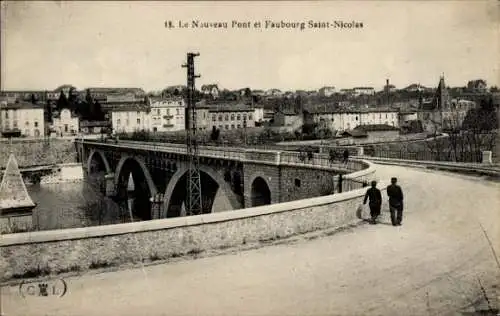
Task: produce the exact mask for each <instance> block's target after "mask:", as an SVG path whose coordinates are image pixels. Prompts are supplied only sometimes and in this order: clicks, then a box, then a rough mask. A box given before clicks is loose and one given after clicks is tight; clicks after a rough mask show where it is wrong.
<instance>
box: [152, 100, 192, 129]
mask: <svg viewBox="0 0 500 316" xmlns="http://www.w3.org/2000/svg"><path fill="white" fill-rule="evenodd" d="M150 102H151V105H150V107H151V112H150V120H149V121H150V123H151V129H150V130H151V131H153V132H172V131H180V130H184V129H185V128H186V121H185V108H186V104H185V102H184V100H183V99H182V98H151V99H150Z"/></svg>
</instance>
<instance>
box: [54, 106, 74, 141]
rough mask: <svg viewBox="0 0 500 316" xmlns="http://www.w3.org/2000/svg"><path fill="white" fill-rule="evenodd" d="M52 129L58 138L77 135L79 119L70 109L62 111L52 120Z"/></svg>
mask: <svg viewBox="0 0 500 316" xmlns="http://www.w3.org/2000/svg"><path fill="white" fill-rule="evenodd" d="M52 122H53V123H52V129H53V131H55V132H56V135H57V136H72V135H76V134H77V133H78V130H79V127H80V126H79V125H80V124H79V118H78V116H77V115H75V114H74V113H71V111H70V110H69V109H62V110H61V112H57V113H54V116H53V118H52Z"/></svg>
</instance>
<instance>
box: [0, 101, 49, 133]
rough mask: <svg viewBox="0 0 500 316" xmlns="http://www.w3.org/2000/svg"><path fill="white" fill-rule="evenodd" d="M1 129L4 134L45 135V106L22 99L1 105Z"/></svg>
mask: <svg viewBox="0 0 500 316" xmlns="http://www.w3.org/2000/svg"><path fill="white" fill-rule="evenodd" d="M0 130H1V132H2V134H3V135H15V136H25V137H43V136H44V135H45V121H44V109H43V106H39V105H36V104H33V103H29V102H24V101H20V102H17V103H7V104H5V103H3V104H2V105H0Z"/></svg>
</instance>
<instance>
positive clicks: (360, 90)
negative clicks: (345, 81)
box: [352, 87, 375, 97]
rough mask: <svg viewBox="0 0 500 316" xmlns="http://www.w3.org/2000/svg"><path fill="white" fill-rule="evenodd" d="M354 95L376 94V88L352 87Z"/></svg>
mask: <svg viewBox="0 0 500 316" xmlns="http://www.w3.org/2000/svg"><path fill="white" fill-rule="evenodd" d="M352 90H353V94H354V96H356V97H357V96H360V95H374V94H375V89H374V88H372V87H355V88H353V89H352Z"/></svg>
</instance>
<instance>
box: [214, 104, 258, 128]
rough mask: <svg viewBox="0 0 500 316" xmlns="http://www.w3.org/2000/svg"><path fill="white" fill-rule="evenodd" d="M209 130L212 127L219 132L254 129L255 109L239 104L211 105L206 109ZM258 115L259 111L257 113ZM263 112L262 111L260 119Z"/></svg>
mask: <svg viewBox="0 0 500 316" xmlns="http://www.w3.org/2000/svg"><path fill="white" fill-rule="evenodd" d="M208 113H209V117H210V129H212V127H213V126H215V127H216V128H218V129H220V130H232V129H240V128H246V127H255V108H254V107H253V106H251V105H247V104H241V103H226V104H224V103H222V104H216V105H212V106H210V107H209V109H208ZM258 113H259V115H260V113H261V112H260V110H259V111H258ZM263 117H264V112H263V109H262V118H263Z"/></svg>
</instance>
